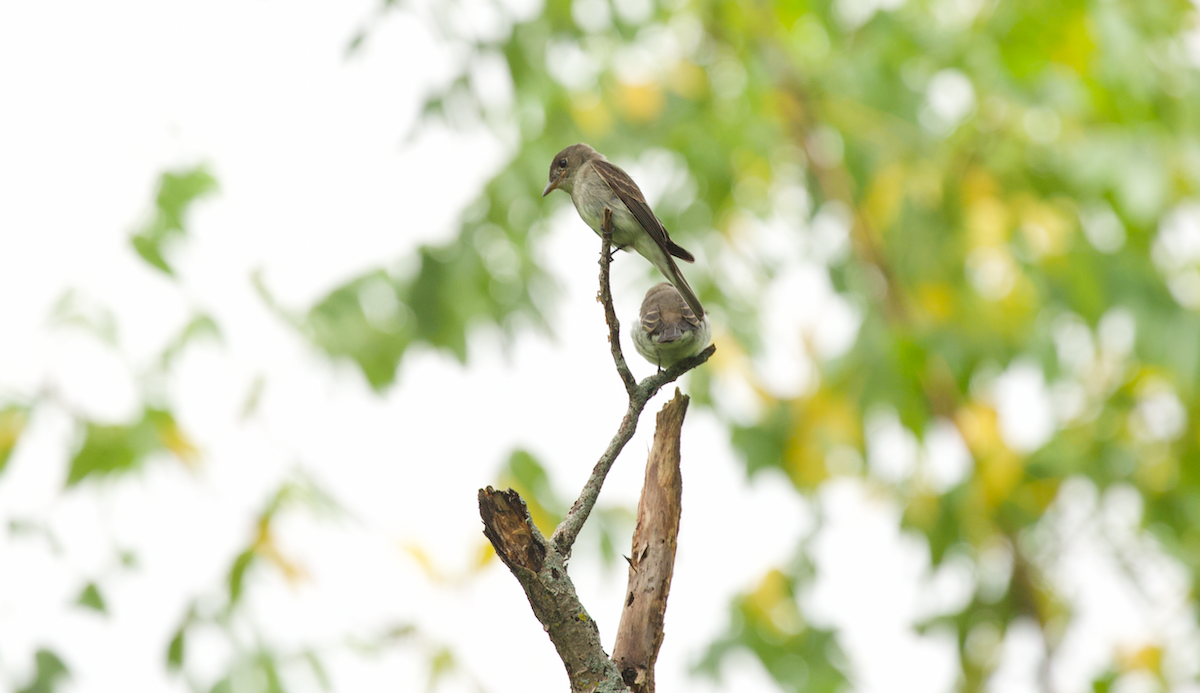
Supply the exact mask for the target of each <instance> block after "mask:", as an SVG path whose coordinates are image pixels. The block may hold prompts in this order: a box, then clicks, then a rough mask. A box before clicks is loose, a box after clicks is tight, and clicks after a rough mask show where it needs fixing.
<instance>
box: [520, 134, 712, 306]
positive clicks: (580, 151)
mask: <svg viewBox="0 0 1200 693" xmlns="http://www.w3.org/2000/svg"><path fill="white" fill-rule="evenodd" d="M556 188H557V189H559V190H564V191H566V192H567V194H569V195H570V196H571V202H574V203H575V209H576V210H578V211H579V216H580V217H581V218H582V219H583V221H584V223H586V224H587V225H588V226H590V227H592V230H593V231H595V232H596V234H597V235H599V234H600V227H601V225H602V224H603V223H604V208H605V207H608V208H609V209H611V210H612V219H613V222H612V225H613V234H612V239H613V245H615V246H616V247H618V248H621V249H624V250H628V249H629V248H633V249H634V250H636V251H637V252H638V254H639V255H641V256H642V257H644V258H646V259H647V260H649V261H650V264H652V265H654V266H655V267H656V268H658V271H659V272H662V275H663V276H664V277H666V278H667V279H668V280H670V282H671V283H672V284H674V285H675V288H676V289H678V290H679V293H681V294H683V299H684V300H685V301H687V304H688V305H689V306H691V309H692V312H693V313H695V314H696V316H698V317H701V318H703V317H704V306H702V305H700V299H698V298H696V293H695V292H694V291H692V287H690V286H688V283H687V280H686V279H684V278H683V273H682V272H680V271H679V267H677V266H676V265H675V260H674V259H673V258H672V257H671V256H672V255H673V256H675V257H677V258H679V259H680V260H683V261H685V262H695V260H696V258H694V257H692V254H691V253H689V252H688V251H686V250H684V249H683V248H681V247H679V246H678V245H676V244H675V242H674V241H672V240H671V237H670V236H669V235H667V230H666V229H665V228H663V225H662V222H661V221H659V220H658V217H656V216H654V212H653V211H652V210H651V209H650V205H649V204H647V203H646V198H645V196H644V195H642V191H641V190H640V189H638V186H637V183H634V182H633V179H632V178H630V177H629V174H628V173H625V172H624V171H622V170H621V169H620V168H618V167H617V166H615V165H614V164H612V163H609V161H608V159H605V158H604V155H603V154H601V153H600V152H598V151H596V150H595V149H592V148H591V147H589V146H588V145H586V144H583V143H582V142H581V143H579V144H573V145H571V146H570V147H567V148H566V149H564V150H562V151H561V152H559V153H558V154H557V155H556V156H555V157H554V161H552V162H551V163H550V182H549V183H547V184H546V189H545V190H543V191H542V197H545V196H547V195H549V194H550V192H551V191H552V190H554V189H556Z"/></svg>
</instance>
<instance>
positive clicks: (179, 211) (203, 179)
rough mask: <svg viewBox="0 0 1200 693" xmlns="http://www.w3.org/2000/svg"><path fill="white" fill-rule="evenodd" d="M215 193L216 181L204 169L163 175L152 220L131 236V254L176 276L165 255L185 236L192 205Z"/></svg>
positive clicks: (199, 167) (190, 169)
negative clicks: (173, 244) (134, 253)
mask: <svg viewBox="0 0 1200 693" xmlns="http://www.w3.org/2000/svg"><path fill="white" fill-rule="evenodd" d="M216 190H217V181H216V179H215V178H213V177H212V175H211V174H209V172H208V170H207V169H206V168H205V167H204V166H196V167H193V168H189V169H185V170H180V171H168V172H166V173H163V174H162V177H161V178H160V179H159V182H158V194H157V195H156V196H155V201H154V213H153V217H152V218H151V219H150V221H149V222H147V223H146V225H145V226H144V227H142V228H141V230H139V231H138V232H137V233H135V234H134V235H133V238H132V243H133V248H134V250H136V251H137V252H138V255H141V256H142V259H143V260H145V261H146V262H148V263H150V265H151V266H153V267H156V268H158V269H160V270H162V271H163V272H166V273H167V274H171V275H173V274H175V270H174V269H173V268H172V267H171V265H170V263H169V262H168V261H167V257H166V255H167V254H168V253H169V249H170V247H171V244H172V243H174V242H176V241H177V240H178V239H179V238H181V237H182V236H184V235H185V234H186V233H187V229H186V228H185V226H184V221H185V216H186V214H187V211H188V209H189V207H190V206H191V204H192V203H193V202H195V201H196V200H198V199H200V198H202V197H205V196H206V195H210V194H212V193H213V192H215V191H216Z"/></svg>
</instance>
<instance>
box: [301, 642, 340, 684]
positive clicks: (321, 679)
mask: <svg viewBox="0 0 1200 693" xmlns="http://www.w3.org/2000/svg"><path fill="white" fill-rule="evenodd" d="M304 661H306V662H308V666H309V668H311V669H312V672H313V676H314V677H315V678H316V679H317V685H319V686H320V687H321V690H323V691H332V690H333V681H331V680H330V678H329V672H328V671H326V670H325V665H324V664H323V663H322V662H321V658H320V657H318V656H317V653H316V652H313V651H312V650H305V652H304Z"/></svg>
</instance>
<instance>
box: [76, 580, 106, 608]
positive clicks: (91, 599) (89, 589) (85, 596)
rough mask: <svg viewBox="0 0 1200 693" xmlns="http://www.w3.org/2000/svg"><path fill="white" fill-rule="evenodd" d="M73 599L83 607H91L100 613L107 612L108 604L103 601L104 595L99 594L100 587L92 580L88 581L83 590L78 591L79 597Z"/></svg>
mask: <svg viewBox="0 0 1200 693" xmlns="http://www.w3.org/2000/svg"><path fill="white" fill-rule="evenodd" d="M75 601H76V603H77V604H79V605H80V606H82V607H84V608H85V609H91V610H93V611H97V612H99V613H102V614H106V613H108V605H107V604H106V603H105V602H104V595H102V594H100V588H99V587H97V586H96V583H94V582H89V583H88V584H87V585H85V586H84V588H83V591H82V592H80V593H79V598H78V599H77V600H75Z"/></svg>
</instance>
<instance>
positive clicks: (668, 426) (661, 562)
mask: <svg viewBox="0 0 1200 693" xmlns="http://www.w3.org/2000/svg"><path fill="white" fill-rule="evenodd" d="M688 401H689V398H688V397H687V395H684V394H682V393H680V392H679V388H676V389H675V397H674V398H673V399H672V400H671V401H670V402H668V403H667V404H666V406H664V407H663V409H662V411H660V412H659V413H658V419H657V428H655V431H654V444H653V446H652V447H651V449H650V457H649V459H648V460H647V461H646V481H645V483H644V484H643V485H642V497H641V500H640V501H638V519H637V528H636V529H635V530H634V533H633V555H632V558H630V559H629V587H628V588H627V589H626V591H625V594H626V597H625V608H624V610H623V611H622V612H621V623H620V625H619V626H618V628H617V641H616V645H615V647H614V648H613V655H612V659H613V661H614V662H616V664H617V669H618V670H619V671H620V672H621V678H622V680H624V681H625V685H627V686H629V690H630V691H632V692H633V693H654V662H655V660H657V659H658V650H659V648H660V647H661V646H662V641H663V622H664V617H665V614H666V610H667V595H668V593H669V592H670V591H671V575H672V573H673V572H674V570H675V547H676V545H677V539H678V536H679V517H680V513H681V511H682V507H681V500H682V496H683V477H682V474H681V470H680V464H679V461H680V455H679V435H680V430H681V429H682V427H683V417H684V415H685V414H686V413H687V405H688Z"/></svg>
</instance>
